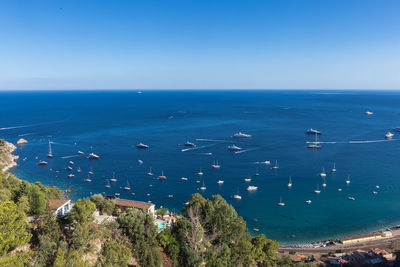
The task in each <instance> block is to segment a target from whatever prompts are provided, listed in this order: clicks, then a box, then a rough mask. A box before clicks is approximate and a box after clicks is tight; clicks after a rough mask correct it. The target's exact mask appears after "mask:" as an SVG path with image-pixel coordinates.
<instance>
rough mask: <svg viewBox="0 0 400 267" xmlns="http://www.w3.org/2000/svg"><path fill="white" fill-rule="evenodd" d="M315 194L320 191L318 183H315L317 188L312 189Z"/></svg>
mask: <svg viewBox="0 0 400 267" xmlns="http://www.w3.org/2000/svg"><path fill="white" fill-rule="evenodd" d="M314 193H315V194H319V193H321V190H319V184H317V189H315V190H314Z"/></svg>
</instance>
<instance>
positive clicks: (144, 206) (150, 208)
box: [115, 198, 155, 216]
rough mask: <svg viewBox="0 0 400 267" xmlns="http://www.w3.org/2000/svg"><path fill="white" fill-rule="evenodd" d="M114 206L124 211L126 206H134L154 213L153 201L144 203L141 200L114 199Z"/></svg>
mask: <svg viewBox="0 0 400 267" xmlns="http://www.w3.org/2000/svg"><path fill="white" fill-rule="evenodd" d="M115 206H116V207H118V208H120V209H121V211H124V210H126V209H128V208H135V209H140V210H143V211H145V212H147V213H149V214H151V215H153V216H154V215H155V205H154V204H153V203H146V202H141V201H134V200H128V199H120V198H117V199H115Z"/></svg>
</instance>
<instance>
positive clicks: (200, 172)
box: [196, 168, 204, 176]
mask: <svg viewBox="0 0 400 267" xmlns="http://www.w3.org/2000/svg"><path fill="white" fill-rule="evenodd" d="M196 174H197V175H198V176H203V174H204V173H203V172H202V171H201V168H200V171H199V172H198V173H196Z"/></svg>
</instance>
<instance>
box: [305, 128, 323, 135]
mask: <svg viewBox="0 0 400 267" xmlns="http://www.w3.org/2000/svg"><path fill="white" fill-rule="evenodd" d="M306 134H317V135H321V134H322V133H321V132H320V131H318V130H315V129H313V128H310V129H308V130H307V131H306Z"/></svg>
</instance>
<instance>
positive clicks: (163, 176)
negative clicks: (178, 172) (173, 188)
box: [157, 171, 167, 180]
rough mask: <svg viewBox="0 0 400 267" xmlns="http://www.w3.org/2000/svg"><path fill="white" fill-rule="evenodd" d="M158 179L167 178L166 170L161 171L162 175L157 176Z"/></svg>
mask: <svg viewBox="0 0 400 267" xmlns="http://www.w3.org/2000/svg"><path fill="white" fill-rule="evenodd" d="M157 179H158V180H167V176H165V175H164V171H161V175H160V176H158V177H157Z"/></svg>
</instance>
